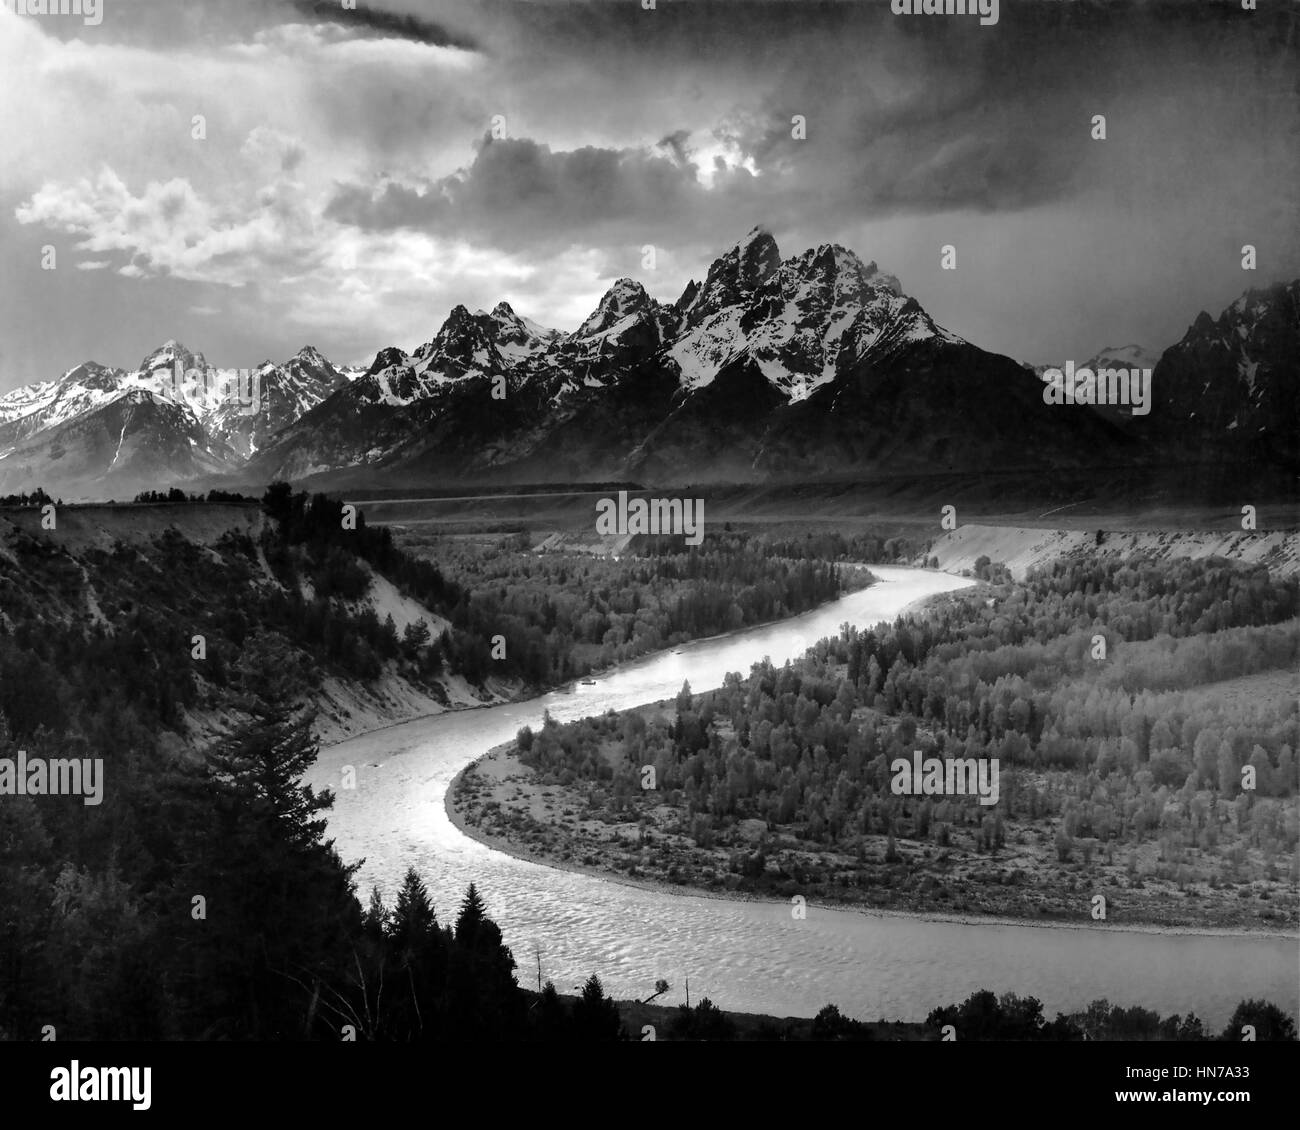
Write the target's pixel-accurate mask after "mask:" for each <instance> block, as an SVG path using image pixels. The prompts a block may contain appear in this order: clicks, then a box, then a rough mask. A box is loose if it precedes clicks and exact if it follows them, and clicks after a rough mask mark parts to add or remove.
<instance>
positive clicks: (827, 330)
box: [0, 228, 1300, 496]
mask: <svg viewBox="0 0 1300 1130" xmlns="http://www.w3.org/2000/svg"><path fill="white" fill-rule="evenodd" d="M1298 290H1300V282H1298V283H1290V284H1287V285H1281V286H1275V287H1272V288H1268V289H1265V290H1260V291H1250V292H1248V293H1247V294H1246V295H1245V296H1243V297H1242V298H1241V299H1239V300H1238V301H1237V302H1235V303H1233V305H1232V306H1230V307H1229V308H1228V309H1227V310H1226V311H1224V313H1223V314H1222V315H1220V316H1219V318H1218V319H1213V318H1211V317H1210V316H1209V315H1208V314H1201V315H1200V316H1199V317H1198V318H1197V319H1196V321H1195V322H1194V324H1193V325H1192V327H1191V328H1190V329H1189V330H1188V332H1187V335H1186V336H1185V337H1184V339H1183V340H1182V341H1181V342H1179V343H1178V344H1177V345H1175V346H1173V347H1171V348H1170V349H1168V350H1166V351H1165V352H1164V354H1162V355H1161V356H1160V358H1159V360H1158V361H1157V360H1156V358H1155V355H1154V354H1152V353H1150V352H1148V351H1147V350H1146V349H1144V348H1143V347H1141V346H1139V345H1125V346H1107V347H1105V348H1103V349H1102V350H1100V351H1099V352H1098V353H1097V354H1096V355H1094V356H1093V357H1091V358H1089V359H1088V360H1087V361H1086V362H1083V364H1084V365H1086V366H1087V367H1089V368H1092V369H1094V371H1095V370H1096V369H1097V368H1140V369H1147V368H1151V369H1153V370H1154V376H1153V379H1152V388H1153V400H1154V403H1153V407H1152V411H1151V413H1150V414H1149V415H1144V416H1134V415H1133V414H1132V413H1131V412H1129V411H1128V409H1127V408H1124V407H1108V406H1097V407H1091V408H1090V407H1088V406H1086V405H1069V404H1066V405H1062V404H1047V403H1045V402H1044V397H1043V384H1042V380H1041V374H1042V368H1039V367H1033V366H1029V365H1025V364H1020V363H1017V362H1015V361H1013V360H1011V359H1010V358H1007V357H1003V356H1000V355H998V354H993V353H989V352H987V351H985V350H982V349H980V348H978V347H977V346H975V345H973V344H971V343H969V342H967V341H964V340H963V339H962V338H961V337H959V336H957V335H956V334H954V333H952V332H951V331H950V330H948V329H946V328H944V327H942V326H939V325H938V324H936V323H935V321H934V320H933V319H932V318H931V317H930V315H929V314H928V313H927V312H926V311H925V310H924V309H923V308H922V307H921V305H920V304H919V303H918V302H917V301H916V299H914V298H912V297H910V296H908V295H907V294H906V293H905V292H904V290H903V288H902V286H901V284H900V282H899V280H898V279H897V278H895V277H894V276H893V275H890V274H888V273H886V272H884V271H882V270H881V269H880V268H879V267H878V266H877V265H876V264H875V263H874V262H868V261H864V260H862V259H860V258H859V257H858V256H857V255H856V254H854V253H853V252H852V251H850V250H848V249H846V248H844V247H841V246H839V245H837V244H822V245H821V246H819V247H816V248H811V249H809V250H806V251H804V252H802V253H801V254H798V255H795V256H792V257H790V258H786V259H783V258H782V257H781V254H780V251H779V249H778V247H777V245H776V241H775V240H774V239H773V238H772V236H771V234H770V233H768V232H766V231H764V230H762V229H761V228H755V229H753V230H752V231H751V232H749V233H748V234H747V235H746V236H745V237H744V238H743V239H742V240H740V242H738V243H737V244H735V245H734V246H732V247H730V248H728V249H726V250H724V251H723V252H722V253H721V254H720V255H719V256H718V257H717V258H716V259H715V260H714V261H713V263H712V264H711V265H710V267H709V269H708V271H707V272H706V274H705V276H704V278H703V280H702V281H696V280H692V281H691V282H690V283H689V284H688V285H687V286H686V288H685V290H684V291H683V293H682V294H681V296H680V297H679V298H678V299H677V301H676V302H673V303H671V304H665V303H663V302H660V301H659V300H657V299H655V298H654V297H652V296H651V295H650V294H648V293H647V292H646V290H645V288H644V287H643V286H642V285H641V284H640V283H638V282H636V281H635V280H633V279H628V278H621V279H617V280H615V281H614V282H613V284H612V285H611V286H610V287H609V289H608V290H607V291H606V292H605V294H604V295H602V297H601V298H600V300H599V302H598V303H597V304H596V306H595V309H594V310H592V312H591V313H590V315H589V316H588V317H587V318H585V319H584V320H583V322H582V323H581V324H580V325H579V326H578V327H577V329H575V330H573V331H572V332H571V333H564V332H561V331H559V330H554V329H548V328H546V327H544V326H540V325H538V324H536V323H535V322H532V321H529V320H528V319H526V318H523V317H521V316H520V315H519V314H518V313H516V312H515V310H514V309H512V308H511V306H510V305H509V304H507V303H505V302H502V303H499V304H498V305H497V306H495V307H494V308H493V309H492V310H491V311H483V310H477V311H474V312H470V311H469V310H468V309H467V308H466V307H464V306H456V307H455V308H453V309H452V310H451V312H450V313H449V315H448V316H447V318H446V320H445V321H444V322H443V324H442V325H441V326H440V327H439V329H438V331H437V333H436V334H434V336H433V337H432V338H431V339H430V340H429V341H427V342H425V343H424V344H423V345H421V346H419V347H418V348H417V349H415V350H414V351H413V352H411V353H407V352H405V351H404V350H402V349H399V348H397V347H395V346H389V347H387V348H384V349H382V350H380V351H379V353H377V354H376V356H375V359H374V361H373V362H372V363H371V364H370V365H369V366H368V367H367V368H366V369H365V371H364V372H361V371H356V370H345V369H340V368H338V367H336V366H334V365H332V364H331V363H330V362H329V361H328V360H326V359H325V358H324V357H323V356H321V354H320V353H319V352H318V351H316V350H314V349H312V348H311V347H307V348H305V349H303V350H302V351H301V352H300V353H298V354H297V355H296V356H295V357H293V358H290V359H289V360H288V361H286V362H284V363H283V364H280V365H273V364H271V363H270V362H267V363H265V364H264V365H263V366H261V368H260V369H259V370H258V375H259V377H260V391H261V403H260V405H259V411H257V412H255V413H249V412H247V411H246V410H244V406H242V405H240V404H239V403H237V402H234V401H231V400H229V399H227V400H224V401H217V402H212V403H209V402H193V401H192V400H190V399H186V398H185V397H183V396H178V395H177V394H176V392H175V390H172V389H171V388H170V386H169V385H168V384H167V382H166V381H165V380H163V381H160V380H159V378H160V376H162V377H165V376H166V375H167V374H168V373H169V371H170V370H171V368H172V367H173V366H174V365H176V364H177V363H180V364H181V366H182V367H183V368H187V367H200V368H201V367H203V365H205V362H204V360H203V357H202V355H201V354H192V353H190V352H189V351H188V350H186V349H185V348H184V346H181V345H180V344H179V343H177V342H174V341H170V342H167V343H165V344H164V345H163V346H162V347H160V349H159V350H156V351H155V352H154V353H153V354H150V356H149V357H147V358H145V360H144V362H143V363H142V364H141V366H140V367H139V368H138V369H136V370H132V371H130V372H124V371H123V370H120V369H109V368H106V367H105V366H102V365H98V364H96V363H93V362H87V363H85V364H84V365H80V366H78V367H77V368H76V369H73V370H70V371H69V372H68V373H66V374H64V376H63V377H61V378H59V379H58V380H56V381H48V382H42V383H40V384H36V385H31V386H28V387H26V388H24V389H18V390H15V391H14V392H12V393H9V394H8V395H6V396H4V397H0V486H4V487H7V488H9V489H18V488H30V487H33V486H36V485H44V486H45V487H46V488H47V489H51V490H62V491H63V492H64V493H70V492H71V491H72V490H73V487H72V486H69V485H65V484H67V483H75V484H76V489H77V490H79V491H84V492H85V493H94V494H97V495H99V496H104V495H106V494H125V493H127V491H128V490H130V489H132V488H136V489H138V488H142V487H158V486H169V485H172V483H174V482H175V483H186V482H195V483H200V482H202V481H205V480H206V479H211V480H213V481H214V482H215V483H216V485H226V484H227V483H228V482H230V481H238V482H241V483H256V482H269V481H272V480H274V479H280V478H284V479H291V480H302V479H306V478H318V477H319V479H320V481H321V482H322V483H324V484H326V485H329V484H331V483H332V484H341V483H349V482H355V483H361V482H369V483H373V484H379V483H382V482H383V481H384V480H385V479H390V480H393V481H413V482H448V483H458V482H459V483H512V482H526V481H559V480H567V481H584V480H606V479H620V480H621V479H627V478H636V479H640V480H643V481H647V482H665V483H671V482H678V483H680V482H686V481H695V482H707V481H755V482H757V481H770V480H773V479H795V480H798V479H807V478H819V479H825V478H850V477H879V476H892V477H895V478H899V479H902V480H904V481H906V480H908V479H909V477H910V478H911V479H915V478H916V477H918V476H921V475H934V474H940V475H955V476H958V477H960V476H963V475H972V474H990V473H994V472H1009V473H1016V474H1019V475H1021V476H1024V475H1026V474H1028V475H1030V476H1039V477H1042V476H1050V475H1051V474H1053V473H1054V472H1058V471H1060V472H1069V471H1078V472H1084V473H1086V472H1087V471H1088V470H1089V469H1098V468H1108V469H1109V470H1110V471H1117V472H1118V473H1119V474H1120V477H1121V478H1122V479H1124V480H1125V481H1136V482H1141V483H1144V484H1147V485H1148V486H1150V485H1152V484H1154V483H1155V482H1156V481H1157V480H1158V479H1161V477H1162V476H1163V481H1177V482H1181V481H1182V480H1181V479H1179V478H1178V474H1179V473H1178V472H1176V471H1168V472H1166V471H1164V470H1162V469H1161V468H1166V467H1168V468H1174V467H1178V466H1181V465H1182V464H1184V463H1194V462H1197V461H1201V462H1205V461H1210V462H1214V461H1219V462H1221V463H1224V464H1225V465H1227V464H1232V465H1235V464H1237V463H1239V462H1244V464H1245V465H1246V466H1247V467H1248V468H1253V469H1254V470H1258V471H1261V472H1267V473H1268V474H1270V475H1273V474H1275V473H1276V471H1277V470H1278V469H1280V468H1285V467H1290V466H1294V465H1295V463H1296V451H1295V448H1296V440H1295V421H1296V414H1295V409H1296V403H1295V389H1296V385H1297V373H1296V366H1297V357H1298V356H1300V353H1298V352H1297V348H1296V347H1297V338H1298V337H1300V312H1298V311H1297V291H1298ZM74 424H75V427H76V431H75V434H76V435H77V436H79V437H81V438H82V439H83V440H85V450H82V451H79V452H78V453H77V454H75V455H74V454H71V453H70V452H71V445H70V443H69V438H68V437H69V436H70V435H72V434H74V433H73V432H69V431H67V430H66V429H68V428H69V427H70V426H72V425H74ZM115 428H116V431H115V430H114V429H115ZM110 439H111V440H112V442H111V443H110V442H109V440H110ZM1288 461H1289V462H1288ZM1252 473H1253V471H1252ZM1229 477H1231V476H1229ZM1106 489H1110V488H1106Z"/></svg>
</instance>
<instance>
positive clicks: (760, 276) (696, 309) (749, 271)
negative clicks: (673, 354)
mask: <svg viewBox="0 0 1300 1130" xmlns="http://www.w3.org/2000/svg"><path fill="white" fill-rule="evenodd" d="M780 266H781V252H780V249H779V248H778V247H777V245H776V240H775V239H773V238H772V234H771V233H770V232H769V231H767V230H766V229H765V228H762V227H756V228H754V229H752V230H751V231H750V232H749V234H748V235H746V236H745V238H744V239H742V240H740V241H739V242H738V243H736V244H734V245H733V246H732V247H730V248H729V249H728V250H727V251H725V252H724V253H723V254H722V255H720V256H719V257H718V258H717V259H715V260H714V261H713V262H712V263H711V264H710V265H709V271H708V274H707V275H706V276H705V279H704V283H703V285H701V286H700V287H699V288H698V289H697V291H696V293H695V294H694V295H693V296H692V298H691V299H690V301H689V303H687V304H686V305H685V306H683V307H682V308H681V311H682V313H683V314H684V315H685V318H686V324H687V326H688V327H695V326H698V325H699V324H700V323H702V322H703V321H705V320H706V319H707V318H709V317H711V316H713V315H714V314H717V313H718V312H719V311H720V310H722V309H725V308H726V307H728V306H735V305H737V304H738V303H740V302H744V301H745V300H747V299H748V298H749V297H750V296H752V295H753V293H754V292H755V291H756V290H757V289H758V288H759V287H760V286H762V285H763V283H764V282H766V281H767V280H768V279H769V278H770V277H771V276H772V275H773V274H775V273H776V271H777V270H778V269H779V268H780ZM687 289H688V290H689V289H690V288H689V287H688V288H687ZM685 297H686V296H685V295H683V296H682V299H679V300H678V301H679V302H680V301H682V300H684V299H685Z"/></svg>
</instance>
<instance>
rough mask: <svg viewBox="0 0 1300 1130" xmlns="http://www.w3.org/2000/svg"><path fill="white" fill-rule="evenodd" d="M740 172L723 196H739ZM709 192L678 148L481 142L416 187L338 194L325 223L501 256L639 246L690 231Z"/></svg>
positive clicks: (744, 175) (345, 189)
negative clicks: (622, 238) (658, 234)
mask: <svg viewBox="0 0 1300 1130" xmlns="http://www.w3.org/2000/svg"><path fill="white" fill-rule="evenodd" d="M746 180H752V177H750V176H749V174H748V173H744V172H743V171H742V172H740V173H739V174H736V175H733V176H731V177H730V178H729V179H728V181H727V188H725V189H722V190H719V191H722V192H739V191H740V189H739V185H740V183H742V182H743V181H746ZM713 195H714V193H712V192H710V191H708V190H706V189H705V188H704V187H703V186H702V185H701V184H700V183H699V181H698V180H697V179H696V166H695V164H694V163H693V162H691V161H689V160H687V159H686V154H685V150H684V149H682V148H681V145H680V142H679V144H678V147H677V150H676V151H675V152H674V154H673V157H671V158H670V157H668V156H661V155H656V154H654V153H649V152H645V151H642V150H639V149H623V150H616V149H604V148H598V147H595V146H585V147H583V148H580V149H574V150H570V151H567V152H555V151H552V150H551V148H550V147H549V146H547V145H544V144H541V143H539V142H536V141H532V140H529V139H527V138H518V139H514V138H507V139H499V140H493V139H492V138H491V137H490V136H485V137H484V138H483V139H482V140H481V141H480V142H479V143H478V147H477V153H476V154H475V157H474V160H473V162H472V163H471V164H470V165H469V167H468V168H466V169H463V170H461V171H460V172H458V173H456V174H454V175H452V176H449V177H444V178H442V179H440V180H437V181H434V182H431V183H429V184H426V185H423V186H419V187H409V186H404V185H399V184H394V183H388V184H386V185H384V186H382V187H381V188H379V189H377V190H375V191H372V190H370V189H369V188H366V187H364V186H361V185H355V184H354V185H348V186H344V187H342V188H341V189H340V191H339V192H338V193H337V194H336V195H335V197H334V199H333V200H332V201H331V202H330V204H329V206H328V207H327V209H326V212H325V214H326V216H327V217H328V218H331V219H334V220H338V221H340V222H342V223H346V224H352V225H354V226H356V227H359V228H362V229H364V230H367V231H386V230H395V229H403V228H405V229H417V230H421V231H430V232H435V233H439V234H443V235H455V236H462V237H467V238H478V239H482V240H485V241H486V242H489V243H493V244H495V245H497V246H503V247H518V246H524V245H532V246H537V245H541V244H547V243H554V242H562V243H567V242H569V241H570V239H571V236H572V233H574V232H577V231H590V230H591V228H592V225H595V224H606V223H611V222H617V221H624V222H629V223H633V224H635V225H636V226H637V227H638V230H639V232H640V237H639V238H645V237H647V236H648V235H651V234H653V233H654V231H656V230H659V229H660V228H662V227H665V226H678V227H680V226H681V225H686V226H693V223H692V221H693V219H694V218H698V217H699V216H700V215H701V211H702V209H707V210H710V211H711V209H710V202H711V197H713Z"/></svg>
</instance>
